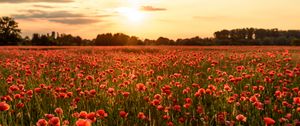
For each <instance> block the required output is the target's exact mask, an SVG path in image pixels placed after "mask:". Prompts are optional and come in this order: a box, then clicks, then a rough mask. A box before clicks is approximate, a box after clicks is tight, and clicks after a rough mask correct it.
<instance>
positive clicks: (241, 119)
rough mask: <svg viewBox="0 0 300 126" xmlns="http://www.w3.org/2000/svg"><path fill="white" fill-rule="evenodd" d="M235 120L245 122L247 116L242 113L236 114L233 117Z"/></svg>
mask: <svg viewBox="0 0 300 126" xmlns="http://www.w3.org/2000/svg"><path fill="white" fill-rule="evenodd" d="M235 119H236V120H238V121H243V122H246V121H247V117H245V116H244V115H242V114H238V115H237V116H236V117H235Z"/></svg>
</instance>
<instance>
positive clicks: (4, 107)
mask: <svg viewBox="0 0 300 126" xmlns="http://www.w3.org/2000/svg"><path fill="white" fill-rule="evenodd" d="M9 108H10V106H9V104H7V103H6V102H0V111H7V110H9Z"/></svg>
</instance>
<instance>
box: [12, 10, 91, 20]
mask: <svg viewBox="0 0 300 126" xmlns="http://www.w3.org/2000/svg"><path fill="white" fill-rule="evenodd" d="M12 16H13V17H15V18H17V19H28V18H67V17H85V16H84V15H83V14H75V13H71V12H68V11H52V12H47V11H42V10H27V12H26V13H24V14H15V15H12Z"/></svg>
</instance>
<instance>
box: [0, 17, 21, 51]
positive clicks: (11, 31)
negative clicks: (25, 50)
mask: <svg viewBox="0 0 300 126" xmlns="http://www.w3.org/2000/svg"><path fill="white" fill-rule="evenodd" d="M20 34H21V30H20V29H19V28H18V23H17V22H16V21H15V20H14V19H13V18H10V17H1V18H0V45H17V43H18V42H20V41H21V38H22V37H21V35H20Z"/></svg>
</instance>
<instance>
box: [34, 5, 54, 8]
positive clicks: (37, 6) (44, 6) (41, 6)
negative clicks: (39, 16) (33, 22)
mask: <svg viewBox="0 0 300 126" xmlns="http://www.w3.org/2000/svg"><path fill="white" fill-rule="evenodd" d="M33 7H36V8H48V9H51V8H55V7H54V6H49V5H33Z"/></svg>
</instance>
